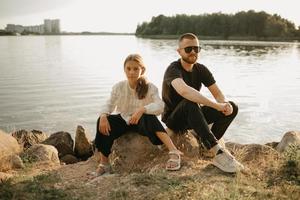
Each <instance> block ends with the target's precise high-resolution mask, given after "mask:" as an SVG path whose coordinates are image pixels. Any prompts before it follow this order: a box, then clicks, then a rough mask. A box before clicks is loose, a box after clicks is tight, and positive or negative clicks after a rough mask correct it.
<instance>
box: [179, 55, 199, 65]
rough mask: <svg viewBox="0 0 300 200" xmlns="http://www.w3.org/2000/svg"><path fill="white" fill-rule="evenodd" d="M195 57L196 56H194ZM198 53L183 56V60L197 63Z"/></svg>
mask: <svg viewBox="0 0 300 200" xmlns="http://www.w3.org/2000/svg"><path fill="white" fill-rule="evenodd" d="M194 57H195V58H194ZM197 58H198V57H197V55H193V56H186V57H182V60H183V61H184V62H186V63H188V64H195V63H196V61H197Z"/></svg>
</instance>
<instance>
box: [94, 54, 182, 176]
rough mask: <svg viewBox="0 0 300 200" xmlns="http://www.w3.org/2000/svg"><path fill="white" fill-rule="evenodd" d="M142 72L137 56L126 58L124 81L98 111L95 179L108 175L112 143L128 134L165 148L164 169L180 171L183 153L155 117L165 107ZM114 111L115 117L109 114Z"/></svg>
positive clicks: (141, 61)
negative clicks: (141, 137)
mask: <svg viewBox="0 0 300 200" xmlns="http://www.w3.org/2000/svg"><path fill="white" fill-rule="evenodd" d="M145 70H146V68H145V65H144V63H143V60H142V57H141V56H140V55H138V54H131V55H129V56H128V57H127V58H126V59H125V62H124V72H125V74H126V77H127V80H124V81H121V82H119V83H117V84H115V85H114V86H113V88H112V92H111V96H110V98H109V100H108V101H107V103H106V104H105V105H104V106H103V107H102V109H101V112H100V113H101V114H100V117H99V119H98V121H97V134H96V139H95V145H96V148H97V149H98V151H99V152H100V164H99V165H98V168H97V170H96V174H95V175H96V176H99V175H102V174H104V173H106V172H110V164H109V159H108V156H109V154H110V153H111V147H112V145H113V142H114V140H115V139H117V138H118V137H120V136H122V135H123V134H125V133H126V132H127V131H129V130H130V131H136V132H138V133H140V134H142V135H144V136H147V137H148V138H149V139H150V141H151V143H152V144H154V145H161V144H162V143H163V144H165V145H166V147H167V148H168V150H169V154H170V159H169V160H168V162H167V165H166V169H167V170H178V169H180V166H181V163H180V162H181V158H180V156H181V154H182V153H181V152H180V151H179V150H177V148H176V147H175V146H174V144H173V142H172V140H171V139H170V137H169V136H168V135H167V133H166V131H165V129H164V128H163V126H162V125H161V123H160V121H159V120H158V119H157V117H156V116H155V115H160V114H161V113H162V111H163V107H164V104H163V102H162V100H161V99H160V97H159V94H158V89H157V87H156V86H155V85H153V84H152V83H149V82H146V80H145V78H144V77H143V75H144V73H145ZM114 111H116V113H117V114H112V112H114ZM114 113H115V112H114Z"/></svg>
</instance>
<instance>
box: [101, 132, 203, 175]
mask: <svg viewBox="0 0 300 200" xmlns="http://www.w3.org/2000/svg"><path fill="white" fill-rule="evenodd" d="M167 131H168V134H169V135H170V137H171V139H172V141H173V143H174V144H175V146H176V147H177V148H178V149H179V150H180V151H182V152H183V154H184V158H186V159H199V158H200V157H201V152H200V150H201V148H200V147H199V144H198V141H197V139H196V138H195V137H194V135H193V134H192V133H191V132H190V131H188V132H186V133H183V134H172V133H171V131H170V130H167ZM203 150H204V149H203ZM205 151H206V150H205ZM96 155H97V153H96ZM96 157H97V156H96ZM96 159H97V158H96ZM168 159H169V156H168V150H167V148H166V146H165V145H161V146H156V145H153V144H152V143H151V142H150V140H149V139H148V138H147V137H145V136H142V135H140V134H138V133H135V132H128V133H126V134H124V135H123V136H121V137H120V138H118V139H116V140H115V141H114V144H113V146H112V154H111V155H110V161H111V164H112V165H113V167H114V170H116V171H122V172H132V171H145V170H149V169H151V168H152V167H153V166H156V167H164V165H165V163H166V161H167V160H168Z"/></svg>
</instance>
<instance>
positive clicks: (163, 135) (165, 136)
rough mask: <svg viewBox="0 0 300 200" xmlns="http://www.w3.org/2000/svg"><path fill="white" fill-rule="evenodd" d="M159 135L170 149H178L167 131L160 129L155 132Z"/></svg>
mask: <svg viewBox="0 0 300 200" xmlns="http://www.w3.org/2000/svg"><path fill="white" fill-rule="evenodd" d="M155 134H156V135H157V137H158V138H159V139H160V140H161V141H162V142H163V143H164V144H165V145H166V147H167V148H168V150H169V151H176V150H177V148H176V147H175V145H174V143H173V141H172V140H171V138H170V137H169V135H168V134H167V133H166V132H161V131H158V132H156V133H155Z"/></svg>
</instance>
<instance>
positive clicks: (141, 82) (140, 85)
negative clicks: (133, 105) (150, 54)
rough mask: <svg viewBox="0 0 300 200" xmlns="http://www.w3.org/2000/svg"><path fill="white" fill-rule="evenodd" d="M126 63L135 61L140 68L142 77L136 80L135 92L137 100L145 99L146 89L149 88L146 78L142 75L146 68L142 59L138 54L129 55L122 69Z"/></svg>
mask: <svg viewBox="0 0 300 200" xmlns="http://www.w3.org/2000/svg"><path fill="white" fill-rule="evenodd" d="M128 61H135V62H137V63H138V64H139V65H140V67H141V68H142V76H140V78H139V79H138V80H137V86H136V88H135V92H136V94H137V96H138V98H139V99H143V98H145V97H146V95H147V92H148V88H149V85H148V81H147V80H146V78H145V77H144V75H143V74H144V73H145V71H146V67H145V64H144V62H143V58H142V56H140V55H139V54H130V55H128V56H127V58H126V59H125V61H124V67H125V65H126V63H127V62H128Z"/></svg>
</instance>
